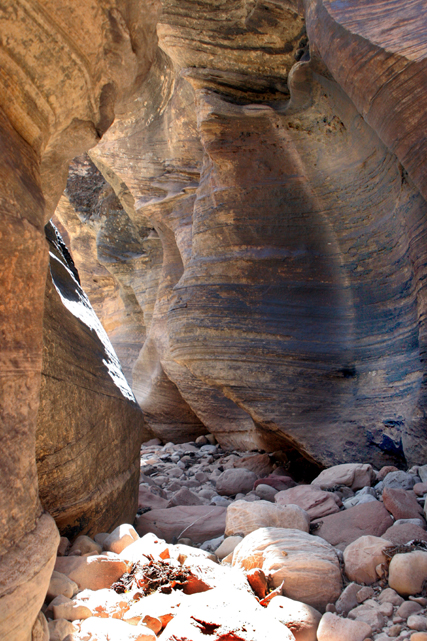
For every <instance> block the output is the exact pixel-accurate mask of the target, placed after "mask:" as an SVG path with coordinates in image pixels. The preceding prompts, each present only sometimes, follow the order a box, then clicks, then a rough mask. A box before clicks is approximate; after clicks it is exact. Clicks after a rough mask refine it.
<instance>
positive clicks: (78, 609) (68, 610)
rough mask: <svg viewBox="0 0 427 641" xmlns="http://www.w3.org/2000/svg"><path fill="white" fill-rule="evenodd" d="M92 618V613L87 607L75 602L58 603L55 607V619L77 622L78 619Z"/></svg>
mask: <svg viewBox="0 0 427 641" xmlns="http://www.w3.org/2000/svg"><path fill="white" fill-rule="evenodd" d="M91 616H92V611H91V610H89V608H87V607H86V606H85V605H81V604H80V603H76V602H75V601H67V602H66V603H58V604H57V605H54V606H53V618H54V619H66V620H67V621H76V620H77V619H88V618H89V617H91Z"/></svg>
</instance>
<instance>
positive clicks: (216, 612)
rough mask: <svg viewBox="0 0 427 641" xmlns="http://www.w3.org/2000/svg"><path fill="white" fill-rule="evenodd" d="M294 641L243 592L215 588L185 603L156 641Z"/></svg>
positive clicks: (286, 631)
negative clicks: (207, 640)
mask: <svg viewBox="0 0 427 641" xmlns="http://www.w3.org/2000/svg"><path fill="white" fill-rule="evenodd" d="M211 635H213V636H212V637H211V638H215V639H224V641H226V640H227V639H230V641H231V640H234V639H236V641H237V640H239V641H254V639H256V641H271V640H272V639H278V640H279V639H280V641H294V638H295V637H294V636H293V635H292V633H291V632H290V631H289V630H288V629H287V628H286V627H285V626H284V625H283V624H282V623H280V622H279V621H278V620H277V619H275V618H273V617H271V616H270V614H269V612H268V611H267V610H265V609H264V608H263V607H262V606H261V605H259V603H258V602H257V600H256V599H255V597H254V596H253V595H251V594H249V593H248V592H246V591H244V590H236V589H233V588H228V589H227V588H216V589H213V590H209V592H205V593H201V594H196V595H193V596H192V597H191V599H188V600H187V601H184V602H183V603H182V604H181V606H180V608H179V610H178V613H177V615H176V617H175V618H174V619H173V620H172V621H171V622H170V623H169V624H168V625H167V627H166V629H165V630H164V631H163V633H162V634H161V636H160V637H159V641H177V639H182V640H184V639H188V640H189V641H190V640H191V641H206V639H207V638H209V636H211Z"/></svg>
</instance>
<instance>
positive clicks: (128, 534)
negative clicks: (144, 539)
mask: <svg viewBox="0 0 427 641" xmlns="http://www.w3.org/2000/svg"><path fill="white" fill-rule="evenodd" d="M138 539H139V536H138V532H137V531H136V530H135V528H134V527H133V525H129V523H124V524H123V525H119V526H118V527H116V529H115V530H113V531H112V532H111V534H110V535H109V536H107V538H106V539H105V541H104V545H103V547H104V550H107V552H114V553H115V554H120V552H123V550H124V549H125V548H127V547H128V545H131V544H132V543H133V542H134V541H137V540H138Z"/></svg>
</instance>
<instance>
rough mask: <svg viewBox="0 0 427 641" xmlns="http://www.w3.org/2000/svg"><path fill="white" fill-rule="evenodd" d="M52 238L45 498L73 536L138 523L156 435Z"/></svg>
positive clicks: (42, 458)
mask: <svg viewBox="0 0 427 641" xmlns="http://www.w3.org/2000/svg"><path fill="white" fill-rule="evenodd" d="M46 235H47V238H48V240H49V246H50V274H49V276H48V279H47V287H46V299H45V312H44V326H43V333H44V350H43V368H42V383H41V392H40V406H39V411H38V417H37V432H36V458H37V472H38V481H39V495H40V499H41V502H42V505H43V507H44V508H45V510H46V511H48V512H49V513H50V514H51V515H52V516H53V517H54V519H55V522H56V524H57V526H58V528H59V530H60V532H61V534H62V535H63V536H67V537H68V538H70V539H73V538H74V537H75V536H76V535H77V534H92V535H93V534H95V533H97V532H109V531H110V530H112V529H114V527H116V526H117V525H119V524H120V523H124V522H129V521H132V520H133V518H134V517H135V514H136V511H137V508H138V486H139V449H140V444H141V442H142V441H143V440H148V439H149V438H150V436H151V435H150V432H149V431H148V430H147V429H146V428H145V426H144V421H143V415H142V412H141V410H140V408H139V406H138V404H137V403H136V401H135V398H134V396H133V394H132V392H131V390H130V388H129V386H128V384H127V382H126V379H125V377H124V375H123V373H122V371H121V368H120V363H119V361H118V359H117V356H116V355H115V353H114V350H113V347H112V345H111V343H110V341H109V340H108V337H107V335H106V333H105V331H104V330H103V328H102V326H101V324H100V322H99V320H98V319H97V317H96V315H95V313H94V311H93V309H92V307H91V305H90V303H89V301H88V299H87V297H86V296H85V294H84V292H83V290H82V289H81V287H80V285H79V283H78V282H77V280H76V277H78V275H77V274H76V273H73V265H72V264H70V262H69V260H67V256H66V255H65V254H64V250H63V247H62V245H61V239H60V238H58V236H57V232H56V230H55V228H54V226H53V225H52V224H51V223H49V224H48V225H47V226H46Z"/></svg>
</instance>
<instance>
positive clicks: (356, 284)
mask: <svg viewBox="0 0 427 641" xmlns="http://www.w3.org/2000/svg"><path fill="white" fill-rule="evenodd" d="M340 6H341V5H340ZM365 11H368V14H367V16H365V14H364V12H365ZM420 11H421V8H420V5H419V3H411V11H410V12H409V13H408V14H407V15H406V13H405V12H406V10H405V8H403V7H402V6H401V5H400V4H399V3H392V6H389V5H388V4H387V6H385V5H384V3H381V2H377V3H364V4H363V3H362V5H360V4H356V3H346V5H345V8H341V9H340V8H339V7H338V5H337V3H333V2H332V3H329V2H320V1H319V2H306V3H305V6H304V7H301V6H298V5H297V4H296V3H291V2H249V1H248V2H240V1H239V2H237V1H236V2H211V1H200V2H178V1H176V0H165V1H164V2H163V3H162V12H161V14H160V17H159V23H158V26H157V33H158V46H159V48H158V51H157V54H156V59H155V60H154V62H153V65H152V67H151V69H150V72H149V74H148V76H147V79H146V82H145V83H144V85H143V87H142V90H141V93H140V97H139V103H138V105H137V106H135V109H134V111H133V113H132V115H131V116H130V117H129V118H120V119H116V121H115V122H114V123H113V125H112V126H111V128H110V129H109V131H108V132H107V133H106V134H105V135H104V136H103V139H102V141H101V142H100V143H99V144H98V145H97V147H96V148H94V149H92V151H91V152H90V156H91V158H92V160H93V162H94V163H95V164H96V165H97V167H98V168H99V169H100V171H101V172H102V174H103V175H104V177H105V179H106V180H107V181H108V182H109V183H110V184H111V185H112V186H113V188H114V190H115V192H116V195H117V197H118V198H119V199H120V200H122V203H123V207H125V208H127V210H128V212H129V214H130V216H131V218H132V221H133V223H134V224H135V226H136V227H137V228H138V227H142V226H145V228H146V229H147V228H150V227H152V228H153V229H154V230H155V232H156V233H157V235H158V237H159V240H160V241H161V247H162V254H161V256H160V252H159V255H158V259H157V261H156V267H155V269H154V271H153V269H152V268H150V266H149V265H148V263H146V265H147V268H148V269H149V271H151V273H152V274H153V276H154V278H153V279H152V283H153V285H154V286H153V289H152V292H151V295H150V300H149V301H147V299H146V300H143V299H142V298H141V296H139V297H138V295H137V293H136V289H135V287H137V285H136V283H141V282H142V281H145V280H146V279H147V275H145V276H144V278H143V279H141V277H140V276H138V277H137V278H136V279H134V284H133V285H132V287H133V289H134V292H135V293H136V298H137V300H138V302H139V304H140V306H141V310H142V311H143V314H144V332H145V337H144V343H143V346H142V349H141V352H140V354H139V357H138V359H137V360H136V362H135V363H134V367H133V373H132V386H133V390H134V393H135V395H136V397H137V399H138V401H139V403H140V405H141V407H142V408H143V409H144V410H145V411H146V415H147V421H148V423H149V424H150V426H151V427H152V429H153V430H154V432H155V433H156V434H157V435H159V436H160V437H161V438H164V439H176V438H177V431H178V433H179V434H181V435H183V434H187V438H188V437H191V435H192V434H193V433H194V432H193V431H192V430H193V428H194V424H193V423H192V422H190V423H189V420H188V416H189V415H188V412H187V413H185V415H183V414H182V412H183V407H184V406H185V405H186V406H188V408H189V409H190V410H191V411H192V412H193V413H194V415H195V416H196V417H198V419H199V420H200V421H201V422H202V423H203V424H204V425H205V426H206V427H207V429H208V430H209V431H211V432H212V433H214V434H215V436H216V437H217V439H218V440H219V441H220V443H221V444H223V445H224V446H233V447H234V446H237V447H244V448H245V447H246V448H251V447H261V448H264V449H267V450H273V449H277V448H279V447H280V448H283V449H284V450H287V451H288V452H289V455H290V456H292V451H294V450H295V449H296V450H298V451H299V452H302V453H303V454H304V456H306V457H307V458H308V459H310V460H314V461H316V462H317V463H319V464H321V465H330V464H333V463H339V462H343V461H358V460H360V459H361V458H364V459H366V460H370V461H372V462H374V463H375V464H378V465H380V464H382V463H384V462H390V463H391V462H393V463H398V464H399V462H402V461H403V460H404V459H405V458H406V460H407V461H408V462H411V461H415V460H418V458H419V456H420V453H424V452H425V449H426V444H425V443H426V440H425V418H424V416H425V410H424V406H425V398H424V395H425V391H424V390H425V378H424V377H425V372H424V365H423V362H424V353H425V338H424V306H425V302H424V301H425V294H424V292H423V280H424V270H425V267H424V264H425V260H424V255H425V250H424V243H425V216H426V207H425V201H424V197H423V193H424V191H423V189H424V188H423V182H422V175H421V173H422V172H421V170H420V163H419V162H418V161H417V160H414V158H415V159H417V158H420V157H423V152H422V145H423V142H422V140H423V135H422V133H421V132H422V128H423V118H424V117H425V116H424V110H423V109H422V108H420V106H419V96H418V95H417V94H416V92H415V87H418V83H419V82H421V83H423V73H424V72H423V68H424V66H423V64H424V63H423V51H425V43H424V40H423V36H422V33H421V29H420V27H419V26H417V27H416V28H415V27H414V30H415V34H414V35H413V36H411V32H412V30H411V27H410V25H411V24H417V25H418V22H417V21H419V20H420V19H421V18H420V15H421V14H420ZM402 12H403V13H402ZM403 14H405V15H403ZM411 21H415V22H414V23H412V22H411ZM359 31H360V33H359ZM411 38H412V39H411ZM411 47H412V49H411ZM411 83H412V84H411ZM422 86H425V84H422ZM412 87H414V89H413V90H412V89H411V88H412ZM403 91H405V95H403ZM404 98H405V102H404V104H405V105H406V104H407V103H408V104H407V106H406V107H405V108H403V107H402V104H403V101H404ZM371 103H372V104H371ZM395 103H396V104H398V105H399V106H397V107H396V108H394V106H393V105H394V104H395ZM403 141H404V142H403ZM73 171H75V170H73ZM82 182H83V181H82ZM79 189H80V190H82V189H84V187H83V185H80V187H79ZM58 215H59V217H61V214H60V212H59V214H58ZM110 218H112V217H110ZM80 219H81V220H80V222H81V223H84V222H85V221H84V220H82V217H80ZM63 222H64V225H65V226H67V222H66V220H65V218H63ZM110 224H111V223H110ZM83 226H84V225H82V224H80V226H78V227H77V228H78V229H79V230H81V229H82V227H83ZM78 233H82V232H81V231H79V232H78ZM98 238H100V235H98ZM118 238H120V231H119V230H118V229H117V231H116V234H115V236H114V243H116V245H114V246H117V242H120V241H118V240H117V239H118ZM70 242H71V246H72V248H74V249H73V251H74V250H75V252H76V256H77V259H76V260H77V262H78V263H79V265H80V264H82V265H83V263H84V262H85V261H84V257H83V256H82V255H81V256H80V259H79V253H80V254H81V252H79V248H78V245H79V242H78V239H77V238H76V235H75V233H74V234H73V233H72V234H71V239H70ZM101 242H102V243H103V242H104V240H102V241H101V240H99V242H98V249H97V252H98V260H99V246H100V243H101ZM110 247H113V242H110ZM120 260H121V264H122V265H123V264H124V263H125V262H126V259H125V258H124V254H123V253H122V257H121V259H120ZM160 260H162V261H163V265H162V269H161V270H159V268H158V265H159V262H158V261H160ZM101 262H102V259H101ZM128 273H129V272H128ZM133 273H134V272H133ZM85 286H87V291H88V294H89V297H91V296H93V295H94V296H95V295H99V289H100V288H98V287H97V288H96V291H97V294H95V288H94V286H93V284H91V283H90V282H88V283H87V284H85ZM153 293H155V297H153V295H152V294H153ZM101 295H102V294H101ZM122 299H123V297H122ZM126 327H127V328H128V329H126ZM119 333H123V335H124V334H127V335H128V336H130V335H131V334H132V329H131V328H130V326H129V325H126V323H125V324H124V325H121V328H120V332H119ZM112 340H113V343H114V341H115V337H114V336H112ZM117 340H119V339H118V337H117ZM135 343H136V341H134V344H135ZM115 344H116V343H115Z"/></svg>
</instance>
